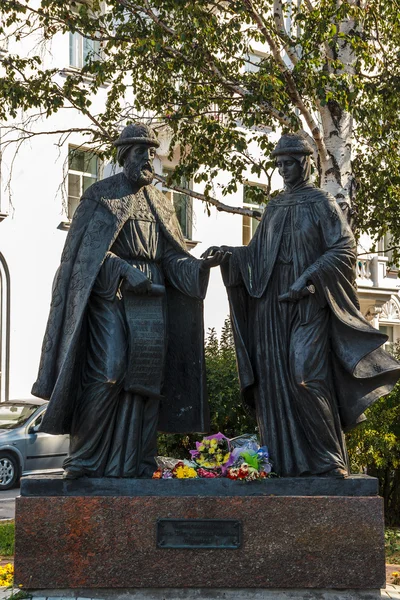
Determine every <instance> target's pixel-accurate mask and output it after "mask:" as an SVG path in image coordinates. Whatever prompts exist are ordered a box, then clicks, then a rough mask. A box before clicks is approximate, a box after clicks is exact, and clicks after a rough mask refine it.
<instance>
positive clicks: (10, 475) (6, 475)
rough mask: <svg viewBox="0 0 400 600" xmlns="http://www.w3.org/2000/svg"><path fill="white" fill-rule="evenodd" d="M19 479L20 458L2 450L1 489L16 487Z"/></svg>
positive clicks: (0, 453) (0, 456) (0, 457)
mask: <svg viewBox="0 0 400 600" xmlns="http://www.w3.org/2000/svg"><path fill="white" fill-rule="evenodd" d="M18 479H19V464H18V459H17V458H16V457H15V456H12V455H11V454H7V453H5V452H0V491H1V490H9V489H10V488H12V487H14V485H15V484H16V483H17V480H18Z"/></svg>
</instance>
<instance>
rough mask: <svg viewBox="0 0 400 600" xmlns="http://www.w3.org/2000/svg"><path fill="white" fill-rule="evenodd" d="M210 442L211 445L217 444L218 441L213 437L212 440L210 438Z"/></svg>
mask: <svg viewBox="0 0 400 600" xmlns="http://www.w3.org/2000/svg"><path fill="white" fill-rule="evenodd" d="M210 444H211V446H217V445H218V442H217V440H216V439H215V438H213V439H212V440H210Z"/></svg>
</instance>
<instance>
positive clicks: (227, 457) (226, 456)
mask: <svg viewBox="0 0 400 600" xmlns="http://www.w3.org/2000/svg"><path fill="white" fill-rule="evenodd" d="M227 460H229V452H228V453H227V454H225V456H224V462H226V461H227Z"/></svg>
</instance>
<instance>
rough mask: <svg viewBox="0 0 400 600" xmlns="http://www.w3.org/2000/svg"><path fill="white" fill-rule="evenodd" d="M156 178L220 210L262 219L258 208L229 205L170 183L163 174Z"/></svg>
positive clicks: (167, 185)
mask: <svg viewBox="0 0 400 600" xmlns="http://www.w3.org/2000/svg"><path fill="white" fill-rule="evenodd" d="M154 179H156V180H157V181H160V182H161V183H162V184H164V185H165V187H167V188H168V189H170V190H175V191H176V192H180V193H181V194H185V195H186V196H191V197H192V198H196V199H197V200H201V201H202V202H205V203H206V204H211V205H212V206H215V208H216V209H217V210H218V211H220V212H227V213H231V214H235V215H244V216H246V217H252V218H253V219H257V220H258V221H260V220H261V216H262V213H260V211H258V210H252V209H251V208H245V207H244V206H229V205H228V204H224V203H223V202H220V201H219V200H217V199H216V198H212V197H211V196H205V195H204V194H199V193H198V192H194V191H193V190H189V189H187V188H183V187H181V186H179V185H175V184H171V185H170V184H168V183H167V180H166V179H165V177H162V176H161V175H157V174H155V175H154Z"/></svg>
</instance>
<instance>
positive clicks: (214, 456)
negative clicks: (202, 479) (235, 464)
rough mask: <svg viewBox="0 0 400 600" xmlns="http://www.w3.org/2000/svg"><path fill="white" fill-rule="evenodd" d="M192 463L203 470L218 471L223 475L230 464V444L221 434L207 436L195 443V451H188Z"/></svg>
mask: <svg viewBox="0 0 400 600" xmlns="http://www.w3.org/2000/svg"><path fill="white" fill-rule="evenodd" d="M190 454H191V456H192V459H193V460H194V462H195V463H196V464H197V465H198V466H199V467H201V468H203V469H220V470H221V473H225V472H226V469H227V467H228V466H229V465H230V464H232V462H231V452H230V444H229V440H228V438H227V437H225V436H224V435H223V434H222V433H216V434H214V435H209V436H207V437H205V438H203V439H202V441H201V442H196V450H190Z"/></svg>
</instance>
